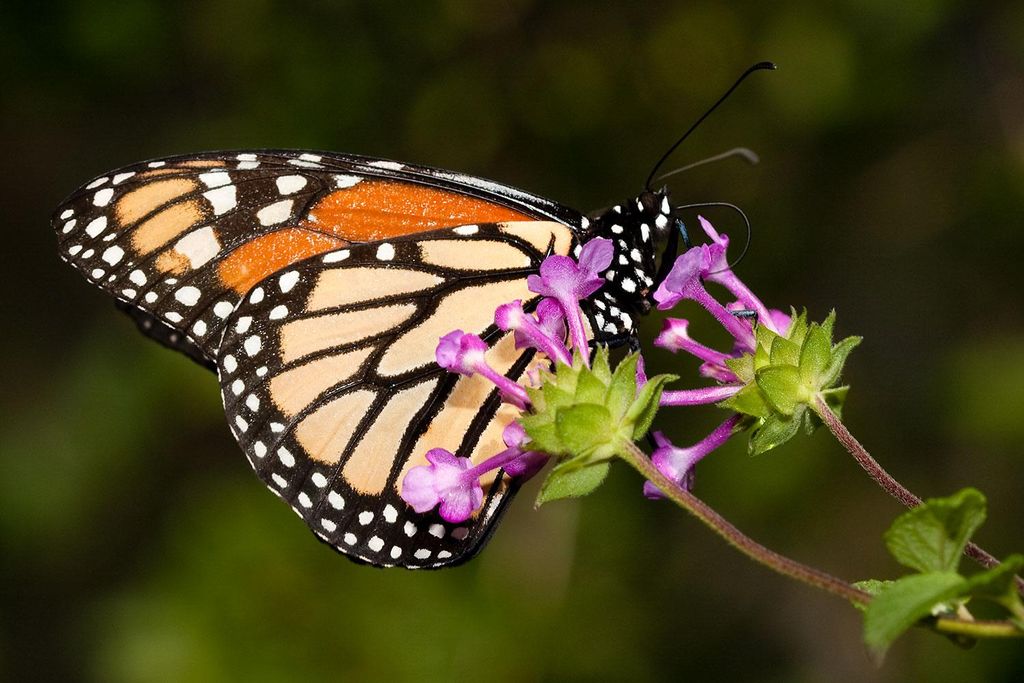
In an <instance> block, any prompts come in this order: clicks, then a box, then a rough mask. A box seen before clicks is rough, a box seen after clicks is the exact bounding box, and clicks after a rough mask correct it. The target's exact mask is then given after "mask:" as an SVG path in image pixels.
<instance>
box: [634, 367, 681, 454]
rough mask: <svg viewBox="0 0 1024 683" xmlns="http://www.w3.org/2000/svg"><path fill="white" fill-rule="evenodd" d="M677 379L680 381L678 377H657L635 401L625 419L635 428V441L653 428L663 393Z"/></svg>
mask: <svg viewBox="0 0 1024 683" xmlns="http://www.w3.org/2000/svg"><path fill="white" fill-rule="evenodd" d="M677 379H679V377H678V376H677V375H655V376H654V377H651V378H650V379H648V380H647V384H645V385H644V386H643V387H642V388H641V389H640V392H639V393H638V394H637V396H636V400H635V401H633V404H632V405H631V406H630V407H629V410H628V411H627V412H626V416H625V418H624V419H623V423H624V424H625V425H626V426H629V425H632V427H633V428H632V434H631V438H632V439H633V441H636V440H637V439H640V438H642V437H643V435H644V434H646V433H647V430H648V429H650V428H651V423H652V422H654V416H655V415H656V414H657V412H658V408H659V406H660V401H661V392H662V391H663V390H664V388H665V385H666V384H668V383H669V382H675V381H676V380H677Z"/></svg>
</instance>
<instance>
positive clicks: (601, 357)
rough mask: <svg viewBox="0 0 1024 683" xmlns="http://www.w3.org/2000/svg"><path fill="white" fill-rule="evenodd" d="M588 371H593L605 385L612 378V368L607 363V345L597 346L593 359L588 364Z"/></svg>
mask: <svg viewBox="0 0 1024 683" xmlns="http://www.w3.org/2000/svg"><path fill="white" fill-rule="evenodd" d="M590 371H591V372H592V373H594V376H596V377H597V378H598V379H599V380H601V382H602V383H604V384H605V385H607V384H608V383H609V382H611V380H612V369H611V366H609V365H608V347H607V346H599V347H598V348H597V353H595V354H594V359H593V360H592V361H591V364H590Z"/></svg>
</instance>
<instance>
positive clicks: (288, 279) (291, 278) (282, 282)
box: [277, 270, 299, 294]
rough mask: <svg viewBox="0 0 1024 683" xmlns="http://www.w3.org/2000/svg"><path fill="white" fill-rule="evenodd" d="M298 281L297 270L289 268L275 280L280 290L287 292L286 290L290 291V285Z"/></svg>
mask: <svg viewBox="0 0 1024 683" xmlns="http://www.w3.org/2000/svg"><path fill="white" fill-rule="evenodd" d="M298 281H299V271H297V270H289V271H288V272H287V273H285V274H284V275H282V276H281V278H280V279H279V280H278V281H277V284H278V286H279V287H280V288H281V291H282V292H284V293H286V294H287V293H288V292H290V291H292V287H294V286H295V284H296V283H297V282H298Z"/></svg>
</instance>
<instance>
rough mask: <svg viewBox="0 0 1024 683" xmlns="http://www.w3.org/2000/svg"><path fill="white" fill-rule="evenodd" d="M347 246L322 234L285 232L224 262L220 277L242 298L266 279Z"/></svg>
mask: <svg viewBox="0 0 1024 683" xmlns="http://www.w3.org/2000/svg"><path fill="white" fill-rule="evenodd" d="M347 244H348V242H347V241H345V240H344V239H341V238H340V237H334V236H331V235H325V234H324V233H322V232H320V231H319V230H316V231H313V230H306V229H303V228H285V229H283V230H278V231H277V232H272V233H270V234H269V235H264V236H262V237H257V238H255V239H253V240H251V241H249V242H247V243H246V244H243V245H242V246H241V247H239V248H238V249H236V250H235V251H233V252H232V253H231V255H230V256H228V257H227V258H226V259H224V260H223V261H222V262H221V264H220V266H219V267H218V274H219V275H220V280H221V282H222V283H224V286H225V287H229V288H231V289H233V290H234V291H235V292H237V293H238V295H239V296H241V295H242V294H245V293H246V292H248V291H249V290H250V289H251V288H252V287H253V285H255V284H256V283H257V282H259V281H260V280H262V279H263V278H265V277H267V276H269V275H272V274H274V273H276V272H277V271H279V270H283V269H284V268H286V267H287V266H290V265H291V264H293V263H296V262H298V261H301V260H302V259H304V258H308V257H310V256H316V255H317V254H322V253H324V252H327V251H331V250H332V249H338V248H340V247H344V246H346V245H347Z"/></svg>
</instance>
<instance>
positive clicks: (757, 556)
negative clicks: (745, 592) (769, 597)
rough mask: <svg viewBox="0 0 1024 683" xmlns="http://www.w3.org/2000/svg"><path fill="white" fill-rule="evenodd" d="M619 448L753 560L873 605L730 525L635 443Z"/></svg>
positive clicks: (867, 597)
mask: <svg viewBox="0 0 1024 683" xmlns="http://www.w3.org/2000/svg"><path fill="white" fill-rule="evenodd" d="M618 445H619V455H620V456H621V457H622V458H623V459H624V460H625V461H626V462H627V463H629V464H630V466H632V467H633V469H635V470H636V471H637V472H639V473H640V474H641V475H643V476H644V477H645V478H646V479H648V480H649V481H652V482H654V484H655V485H656V486H657V487H658V488H659V489H661V491H662V493H664V494H665V496H666V497H668V498H670V499H671V500H672V501H673V502H675V503H676V504H677V505H679V506H680V507H681V508H683V509H684V510H686V511H687V512H689V513H690V514H692V515H693V516H694V517H696V518H697V519H698V520H699V521H700V522H702V523H703V524H704V525H705V526H707V527H708V528H709V529H711V530H712V531H714V532H715V533H716V534H718V535H719V536H721V537H722V539H724V540H725V541H726V542H727V543H728V544H729V545H731V546H732V547H734V548H736V549H737V550H739V551H740V552H741V553H743V554H744V555H746V556H747V557H749V558H750V559H752V560H754V561H755V562H757V563H759V564H761V565H764V566H765V567H768V568H769V569H772V570H774V571H776V572H778V573H779V574H782V575H783V576H788V577H789V578H791V579H795V580H797V581H800V582H803V583H806V584H807V585H809V586H813V587H815V588H821V589H822V590H825V591H828V592H829V593H832V594H834V595H838V596H839V597H841V598H843V599H845V600H848V601H850V602H852V603H856V604H867V603H868V602H870V601H871V595H869V594H868V593H866V592H864V591H862V590H860V589H859V588H856V587H854V586H852V585H850V584H849V583H847V582H846V581H843V580H842V579H839V578H837V577H835V576H832V575H831V574H827V573H825V572H823V571H821V570H818V569H815V568H814V567H809V566H807V565H805V564H801V563H800V562H797V561H796V560H792V559H790V558H788V557H785V556H784V555H780V554H779V553H777V552H775V551H774V550H770V549H768V548H766V547H765V546H763V545H761V544H760V543H758V542H757V541H755V540H753V539H752V538H750V537H749V536H746V535H745V534H743V532H741V531H740V530H739V529H737V528H736V527H735V526H733V525H732V524H731V523H729V522H728V521H726V519H725V518H724V517H722V516H721V515H720V514H718V513H717V512H715V511H714V510H713V509H712V508H711V507H710V506H709V505H708V504H707V503H705V502H704V501H702V500H700V499H699V498H697V497H696V496H694V495H693V494H692V493H690V492H689V491H687V490H685V489H683V488H682V487H681V486H679V485H678V484H676V483H675V482H674V481H672V480H671V479H669V478H668V477H666V476H665V475H663V474H662V473H661V472H660V471H659V470H658V468H657V467H655V466H654V463H653V462H651V460H650V458H648V457H647V455H646V454H645V453H644V452H643V451H641V450H640V449H639V448H637V446H636V444H634V443H633V442H631V441H626V440H622V441H620V442H619V444H618Z"/></svg>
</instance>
